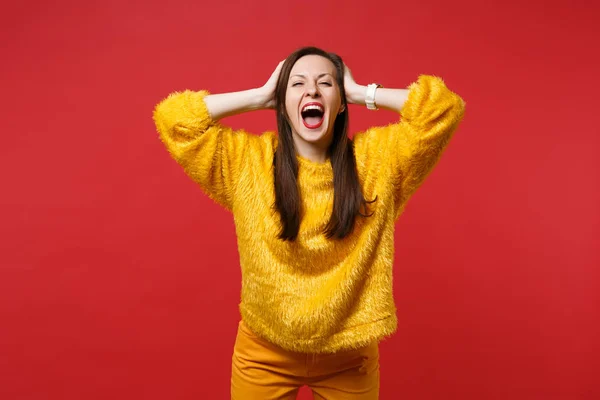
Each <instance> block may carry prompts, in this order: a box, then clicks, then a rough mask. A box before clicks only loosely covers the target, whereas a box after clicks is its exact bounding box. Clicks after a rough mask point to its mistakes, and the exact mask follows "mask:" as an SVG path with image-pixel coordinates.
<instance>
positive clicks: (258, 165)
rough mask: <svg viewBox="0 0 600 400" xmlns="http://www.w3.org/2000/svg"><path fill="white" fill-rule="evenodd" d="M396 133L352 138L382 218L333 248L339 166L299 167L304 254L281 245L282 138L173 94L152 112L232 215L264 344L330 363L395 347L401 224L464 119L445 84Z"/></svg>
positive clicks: (180, 157)
mask: <svg viewBox="0 0 600 400" xmlns="http://www.w3.org/2000/svg"><path fill="white" fill-rule="evenodd" d="M409 89H410V91H409V96H408V100H407V102H406V103H405V105H404V107H403V108H402V110H401V112H400V114H401V119H400V121H399V122H398V123H395V124H391V125H389V126H386V127H376V128H371V129H368V130H367V131H365V132H362V133H358V134H356V135H355V136H354V139H353V142H354V146H355V154H356V161H357V169H358V175H359V181H360V183H361V185H362V190H363V193H364V196H365V198H366V199H374V198H375V196H377V201H376V202H375V203H373V204H371V210H372V211H374V214H373V216H371V217H368V218H363V217H358V218H357V219H356V225H355V229H354V231H353V233H352V234H351V235H350V236H348V237H346V238H345V239H343V240H335V239H327V238H326V237H325V235H324V233H323V228H324V227H325V225H326V224H327V221H328V220H329V216H330V214H331V210H332V207H333V173H332V168H331V164H330V163H329V162H326V163H323V164H321V163H316V162H312V161H310V160H307V159H304V158H302V157H300V156H298V161H299V171H298V185H299V189H300V196H301V199H302V203H303V209H304V210H305V215H304V216H303V219H302V221H301V223H300V231H299V234H298V238H297V240H296V241H295V242H285V241H282V240H279V239H278V238H277V235H278V234H279V231H280V222H279V215H278V213H277V211H276V209H274V208H273V204H274V202H275V189H274V183H273V182H274V177H273V155H274V151H275V148H276V146H277V136H276V134H275V133H274V132H265V133H263V134H262V135H252V134H249V133H247V132H245V131H242V130H239V131H234V130H232V129H231V128H229V127H227V126H225V125H223V124H221V123H219V122H217V121H214V120H212V119H211V117H210V115H209V113H208V111H207V108H206V105H205V103H204V100H203V98H204V96H206V95H207V94H208V92H206V91H199V92H194V91H189V90H186V91H183V92H175V93H172V94H171V95H169V96H168V97H167V98H166V99H164V100H163V101H162V102H160V104H158V105H157V106H156V108H155V110H154V121H155V123H156V126H157V129H158V132H159V135H160V138H161V140H162V141H163V142H164V144H165V145H166V148H167V150H168V151H169V153H170V154H171V155H172V157H173V158H174V159H175V160H176V161H177V162H178V163H179V164H180V165H181V166H182V167H183V168H184V170H185V171H186V173H187V174H188V175H189V176H190V177H191V178H192V179H193V180H194V181H195V182H197V183H198V184H199V185H200V187H201V188H202V189H203V190H204V191H205V192H206V193H207V194H208V196H210V197H211V198H212V199H213V200H215V201H216V202H217V203H219V204H221V205H222V206H224V207H225V208H227V209H228V210H230V211H231V212H232V214H233V218H234V221H235V227H236V234H237V238H238V249H239V255H240V265H241V271H242V292H241V303H240V312H241V316H242V318H243V320H244V321H245V323H246V324H247V325H248V327H249V328H250V329H251V330H252V331H253V332H254V333H255V334H257V335H258V336H260V337H263V338H264V339H266V340H268V341H270V342H272V343H274V344H276V345H279V346H280V347H283V348H285V349H288V350H292V351H299V352H307V353H329V352H335V351H339V350H345V349H352V348H358V347H361V346H364V345H367V344H368V343H370V342H371V341H374V340H380V339H382V338H384V337H386V336H389V335H391V334H392V333H393V332H394V331H395V330H396V326H397V318H396V308H395V305H394V297H393V294H392V264H393V261H394V223H395V221H396V219H397V217H398V216H399V215H400V214H401V213H402V210H403V208H404V206H405V204H406V202H407V200H408V199H409V197H410V196H411V195H412V194H413V193H414V191H415V190H416V189H417V188H418V187H419V185H420V184H421V183H422V182H423V180H424V179H425V177H426V176H427V175H428V174H429V172H430V171H431V169H432V168H433V166H434V165H435V164H436V162H437V161H438V159H439V157H440V155H441V153H442V151H443V149H444V148H445V147H446V145H447V144H448V141H449V139H450V137H451V136H452V134H453V132H454V131H455V129H456V127H457V126H458V124H459V122H460V120H461V119H462V117H463V113H464V102H463V100H462V99H461V98H460V97H459V96H458V95H456V94H455V93H453V92H451V91H450V90H449V89H448V88H447V87H446V85H445V84H444V82H443V81H442V79H440V78H438V77H434V76H429V75H421V76H419V78H418V80H417V81H416V82H414V83H412V84H411V85H410V86H409Z"/></svg>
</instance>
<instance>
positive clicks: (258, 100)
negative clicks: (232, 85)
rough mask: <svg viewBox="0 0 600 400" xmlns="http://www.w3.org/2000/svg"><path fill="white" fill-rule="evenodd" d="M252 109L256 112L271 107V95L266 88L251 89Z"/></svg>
mask: <svg viewBox="0 0 600 400" xmlns="http://www.w3.org/2000/svg"><path fill="white" fill-rule="evenodd" d="M250 91H251V98H252V108H253V109H254V110H263V109H265V108H270V107H269V101H270V100H271V96H270V93H268V92H267V91H266V90H265V88H263V87H259V88H255V89H251V90H250Z"/></svg>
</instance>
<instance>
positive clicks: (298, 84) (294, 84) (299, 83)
mask: <svg viewBox="0 0 600 400" xmlns="http://www.w3.org/2000/svg"><path fill="white" fill-rule="evenodd" d="M300 85H302V82H294V83H293V84H292V86H300Z"/></svg>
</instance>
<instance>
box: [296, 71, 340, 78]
mask: <svg viewBox="0 0 600 400" xmlns="http://www.w3.org/2000/svg"><path fill="white" fill-rule="evenodd" d="M325 75H329V76H331V77H332V78H333V75H331V74H330V73H329V72H324V73H322V74H319V76H317V79H320V78H322V77H324V76H325ZM294 76H299V77H301V78H306V75H305V74H294V75H291V76H290V78H292V77H294Z"/></svg>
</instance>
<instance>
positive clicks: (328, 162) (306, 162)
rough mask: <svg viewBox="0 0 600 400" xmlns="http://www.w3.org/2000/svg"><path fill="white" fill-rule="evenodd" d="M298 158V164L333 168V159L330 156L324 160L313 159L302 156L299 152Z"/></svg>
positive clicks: (314, 167) (315, 167)
mask: <svg viewBox="0 0 600 400" xmlns="http://www.w3.org/2000/svg"><path fill="white" fill-rule="evenodd" d="M296 159H297V160H298V164H299V165H302V166H305V167H309V168H313V169H330V168H331V160H330V158H329V157H327V159H326V160H325V161H324V162H318V161H312V160H309V159H308V158H305V157H302V156H301V155H299V154H296Z"/></svg>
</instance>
